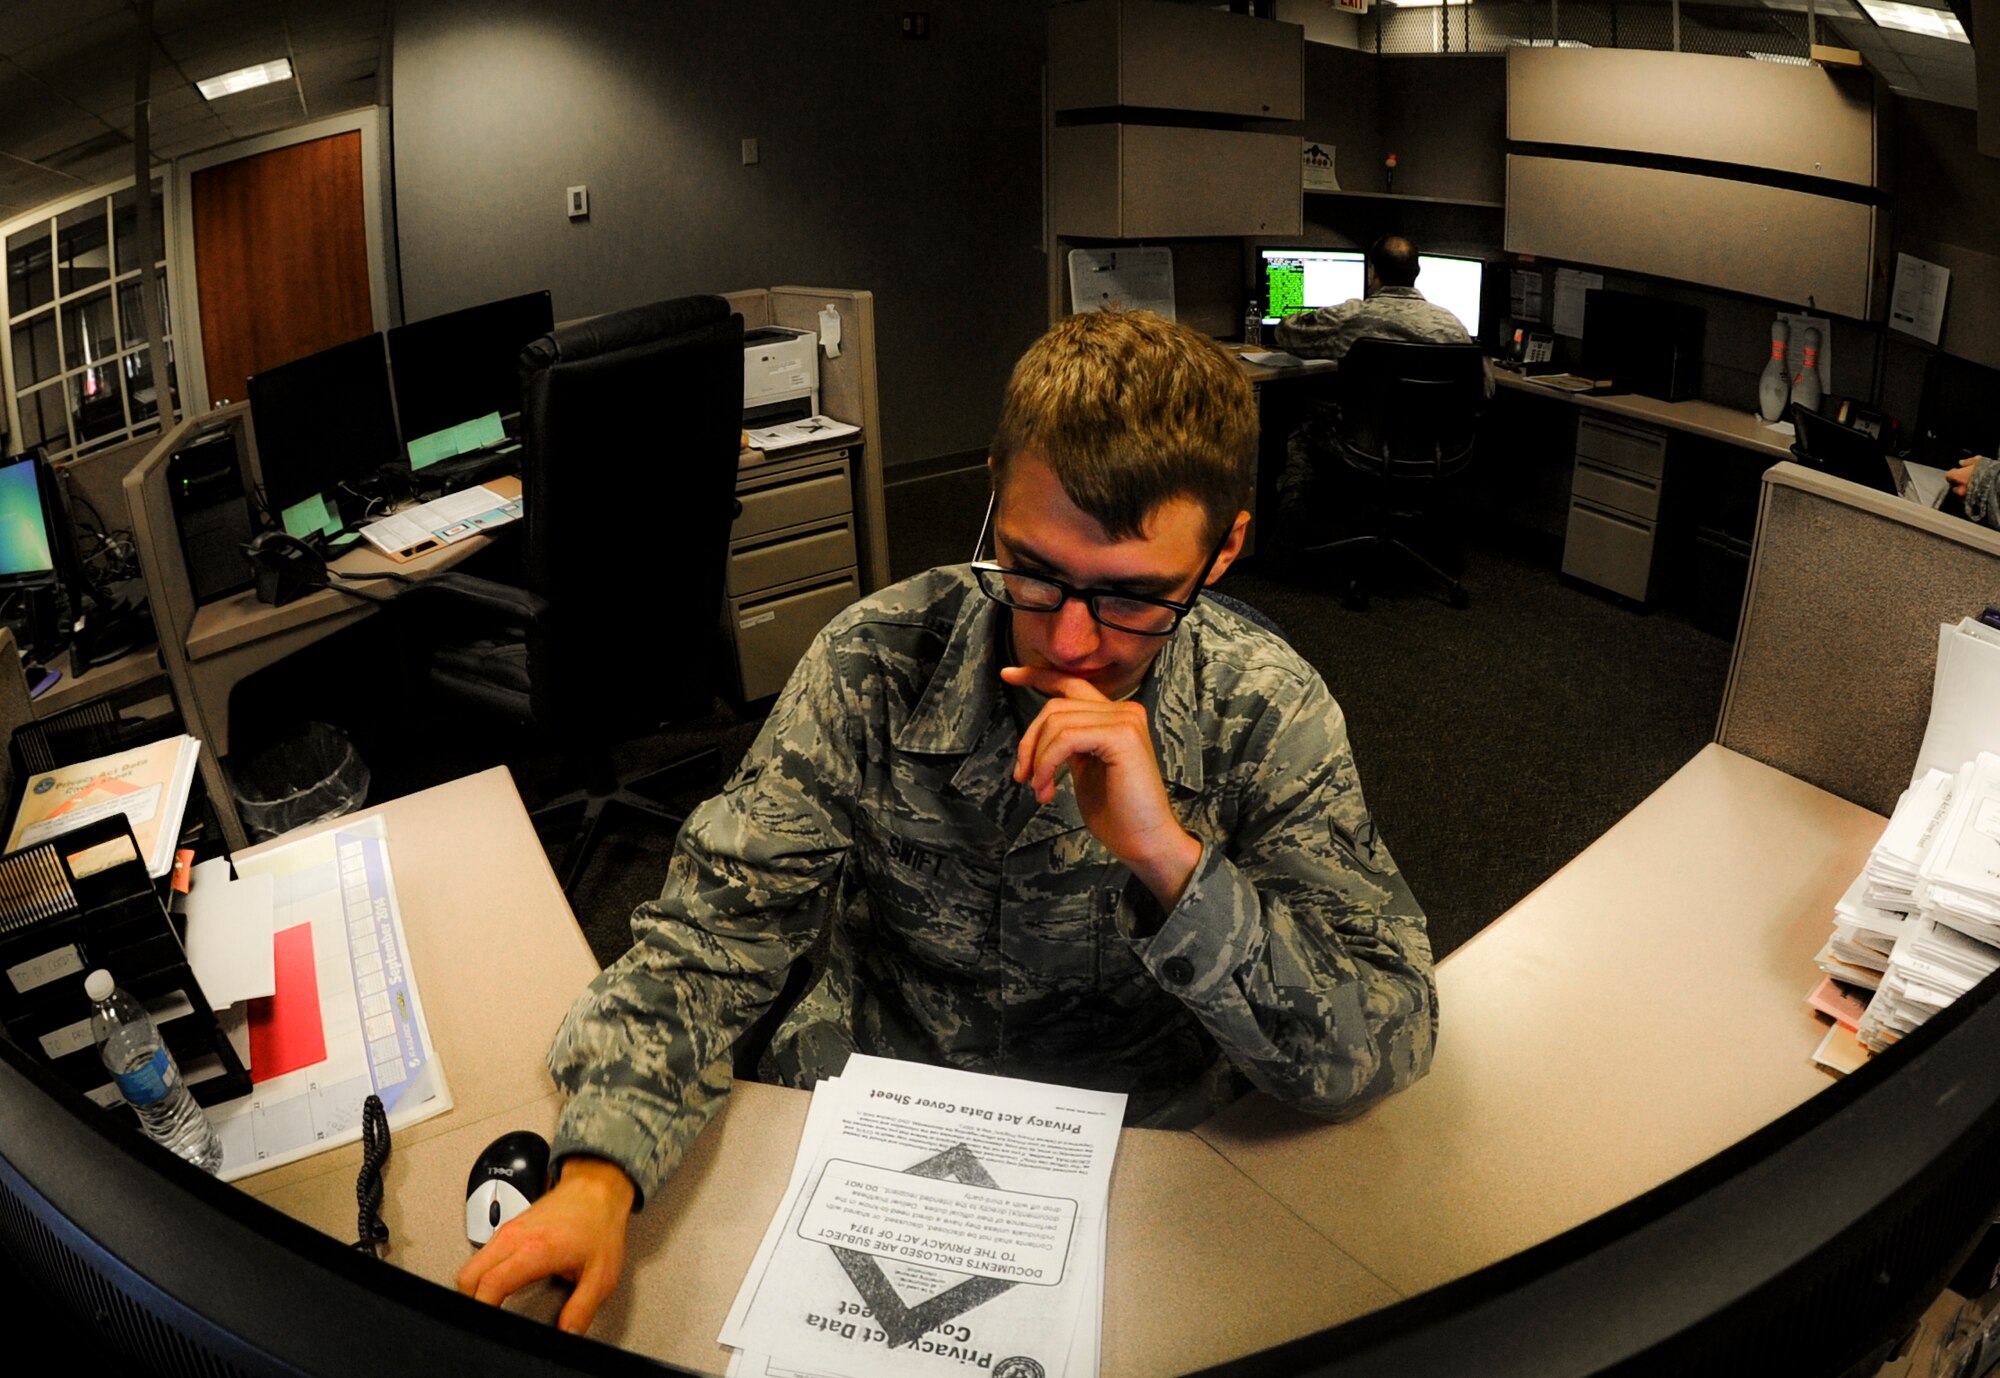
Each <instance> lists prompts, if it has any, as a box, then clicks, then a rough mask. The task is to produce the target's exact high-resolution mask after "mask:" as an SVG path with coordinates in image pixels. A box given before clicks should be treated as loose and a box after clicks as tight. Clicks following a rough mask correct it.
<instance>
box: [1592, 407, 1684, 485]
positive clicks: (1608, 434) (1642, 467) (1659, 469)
mask: <svg viewBox="0 0 2000 1378" xmlns="http://www.w3.org/2000/svg"><path fill="white" fill-rule="evenodd" d="M1576 457H1577V458H1578V459H1595V460H1599V461H1601V462H1602V463H1604V464H1608V465H1611V466H1612V467H1614V468H1618V469H1625V470H1629V471H1630V472H1632V473H1635V474H1645V475H1647V476H1648V477H1650V478H1658V477H1660V476H1661V475H1662V474H1664V473H1665V472H1666V469H1667V435H1666V432H1665V431H1656V430H1652V429H1650V428H1648V427H1645V426H1625V425H1620V424H1619V423H1618V422H1615V421H1606V420H1604V419H1603V418H1601V417H1596V416H1580V417H1578V418H1577V422H1576Z"/></svg>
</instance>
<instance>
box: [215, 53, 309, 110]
mask: <svg viewBox="0 0 2000 1378" xmlns="http://www.w3.org/2000/svg"><path fill="white" fill-rule="evenodd" d="M291 78H292V60H291V59H290V58H288V57H281V58H279V59H278V60H277V61H275V62H260V63H258V64H257V65H256V66H255V67H238V68H237V69H236V70H235V71H233V72H224V73H223V74H222V75H221V76H219V77H203V78H202V79H201V80H200V81H197V82H196V83H195V89H196V90H198V91H200V92H201V97H202V99H203V100H214V99H216V98H217V97H219V96H233V95H235V94H236V93H237V92H238V91H249V90H252V89H254V88H256V87H259V86H269V85H270V84H271V83H272V82H274V81H290V80H291Z"/></svg>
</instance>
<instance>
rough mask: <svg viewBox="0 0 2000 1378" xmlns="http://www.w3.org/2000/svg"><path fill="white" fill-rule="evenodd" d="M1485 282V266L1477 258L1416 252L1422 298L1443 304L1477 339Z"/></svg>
mask: <svg viewBox="0 0 2000 1378" xmlns="http://www.w3.org/2000/svg"><path fill="white" fill-rule="evenodd" d="M1485 281H1486V265H1485V263H1483V262H1481V261H1480V260H1479V259H1476V258H1459V257H1457V256H1456V255H1454V254H1418V255H1417V290H1418V291H1419V292H1422V293H1423V294H1424V300H1425V301H1428V302H1430V303H1432V304H1433V305H1436V306H1442V307H1443V308H1444V309H1445V310H1447V311H1449V312H1451V314H1452V315H1454V316H1456V317H1458V319H1459V323H1460V324H1461V325H1463V326H1464V327H1465V333H1466V334H1468V335H1470V336H1471V337H1472V338H1473V339H1474V340H1477V339H1478V338H1479V296H1480V291H1481V289H1482V287H1483V286H1484V284H1485Z"/></svg>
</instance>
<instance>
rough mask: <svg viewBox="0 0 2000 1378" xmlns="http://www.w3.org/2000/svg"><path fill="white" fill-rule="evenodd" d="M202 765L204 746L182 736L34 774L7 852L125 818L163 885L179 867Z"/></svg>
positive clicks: (23, 796) (23, 795)
mask: <svg viewBox="0 0 2000 1378" xmlns="http://www.w3.org/2000/svg"><path fill="white" fill-rule="evenodd" d="M200 760H201V743H200V742H198V741H196V740H195V739H194V738H193V737H189V736H179V737H169V738H167V739H166V740H165V741H160V742H150V743H148V744H146V745H145V746H136V747H132V748H130V749H129V750H126V751H118V752H114V753H112V754H111V755H109V756H99V757H97V758H96V759H94V760H89V761H83V762H80V763H78V764H76V765H73V766H63V767H61V768H60V769H57V770H51V771H46V772H44V773H43V774H41V775H37V776H34V777H33V778H31V779H30V780H28V781H27V783H26V784H25V786H24V787H23V788H22V791H21V805H20V808H19V810H18V811H17V812H16V813H15V815H14V831H13V834H12V835H11V836H9V837H8V839H7V850H8V851H10V852H16V851H19V850H20V849H21V848H23V847H33V846H36V845H37V844H39V843H43V842H46V841H48V840H49V839H50V838H52V837H56V836H59V835H60V834H62V833H65V832H68V831H69V830H70V829H71V828H76V827H81V826H82V825H83V824H85V823H95V822H96V821H97V820H98V819H100V818H108V817H110V816H111V815H112V814H114V813H122V814H124V815H125V819H126V821H127V822H128V823H130V824H131V825H132V836H133V838H134V840H136V841H137V842H138V844H139V852H140V854H141V856H143V857H144V858H145V861H146V873H147V874H148V875H150V876H152V877H154V878H155V879H158V878H159V877H161V876H164V875H165V874H166V873H167V872H169V871H171V870H173V868H174V849H175V846H176V844H177V843H178V842H179V841H180V833H181V817H182V815H183V814H185V813H186V812H187V801H188V791H189V790H190V789H191V788H193V786H194V771H195V767H196V765H198V764H199V763H200ZM71 864H72V866H76V865H77V864H78V863H76V862H75V861H72V863H71ZM78 874H79V875H82V874H85V872H84V871H83V870H81V869H80V870H78Z"/></svg>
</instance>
